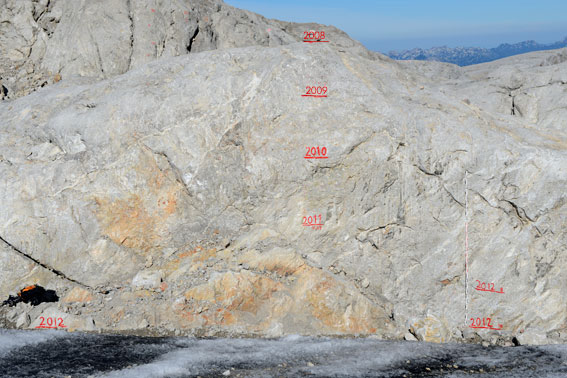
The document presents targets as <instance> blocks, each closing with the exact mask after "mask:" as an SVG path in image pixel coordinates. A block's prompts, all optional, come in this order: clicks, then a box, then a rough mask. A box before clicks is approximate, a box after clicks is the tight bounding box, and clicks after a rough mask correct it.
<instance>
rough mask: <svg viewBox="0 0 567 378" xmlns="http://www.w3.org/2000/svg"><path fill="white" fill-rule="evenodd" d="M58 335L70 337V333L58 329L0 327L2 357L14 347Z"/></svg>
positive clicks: (36, 342) (50, 338)
mask: <svg viewBox="0 0 567 378" xmlns="http://www.w3.org/2000/svg"><path fill="white" fill-rule="evenodd" d="M58 337H69V333H67V332H65V331H56V330H37V331H17V330H9V329H1V328H0V357H2V356H5V355H6V354H7V353H9V352H10V351H11V350H13V349H17V348H21V347H24V346H26V345H35V344H38V343H42V342H44V341H51V340H53V339H54V338H58Z"/></svg>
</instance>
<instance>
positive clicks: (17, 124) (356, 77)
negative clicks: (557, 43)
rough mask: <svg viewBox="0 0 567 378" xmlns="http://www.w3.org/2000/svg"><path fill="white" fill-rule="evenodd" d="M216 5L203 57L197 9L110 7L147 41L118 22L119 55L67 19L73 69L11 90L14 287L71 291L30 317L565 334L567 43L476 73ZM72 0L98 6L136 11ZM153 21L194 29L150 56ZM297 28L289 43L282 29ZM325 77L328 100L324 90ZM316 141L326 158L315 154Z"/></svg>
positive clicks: (383, 333) (8, 191)
mask: <svg viewBox="0 0 567 378" xmlns="http://www.w3.org/2000/svg"><path fill="white" fill-rule="evenodd" d="M24 3H25V2H22V4H24ZM30 3H31V2H30ZM79 3H80V4H82V5H80V6H79V5H77V4H79ZM115 3H116V4H118V3H119V2H112V4H115ZM193 3H195V4H198V5H194V8H188V10H187V11H188V12H189V16H190V17H193V16H191V15H193V14H194V13H196V12H197V11H198V10H199V12H202V13H201V14H203V15H204V14H208V15H209V16H207V17H209V21H202V22H208V24H200V25H201V26H199V33H198V35H197V36H196V37H194V36H193V37H192V38H195V40H194V41H193V44H191V48H190V49H188V48H187V46H188V45H187V44H188V41H187V40H184V39H183V38H185V36H187V35H191V33H190V29H191V28H190V27H189V26H188V25H187V26H179V28H183V27H187V29H177V27H173V26H175V25H178V24H179V25H183V20H182V18H183V15H184V12H185V10H183V9H181V10H179V12H178V15H177V16H176V14H177V13H175V12H172V11H171V9H169V8H168V6H166V5H163V6H162V7H161V8H159V7H157V5H156V8H154V10H155V12H152V8H150V10H149V12H147V15H146V14H145V13H143V12H142V11H140V10H139V9H138V8H136V6H137V5H136V4H137V2H136V1H132V2H131V3H130V2H126V1H125V2H124V4H123V5H122V8H123V9H122V8H121V9H122V11H121V13H120V14H118V13H117V14H116V15H115V16H113V17H110V16H108V15H107V16H108V17H107V18H108V20H106V21H105V22H110V21H109V20H112V22H116V25H118V24H120V25H122V24H123V25H124V28H125V29H124V32H121V31H120V30H121V29H120V28H118V26H116V25H114V24H112V25H114V26H112V25H107V26H106V27H101V28H100V29H103V31H104V33H109V34H108V35H106V36H105V37H97V38H102V39H101V40H100V42H99V51H101V52H100V53H98V52H97V53H95V52H94V51H96V48H94V46H95V45H96V44H94V42H93V44H88V43H87V45H89V46H90V47H89V48H94V50H93V54H94V55H88V54H87V55H81V56H82V58H81V59H79V58H77V59H74V58H75V57H76V56H74V55H72V54H74V51H75V50H73V49H71V48H70V45H69V43H70V42H69V41H70V40H71V39H68V40H67V41H68V42H65V37H66V36H67V37H69V34H70V31H69V30H74V29H73V28H76V26H66V27H68V28H69V29H68V31H61V32H60V33H59V32H58V31H59V30H64V29H59V28H60V27H61V28H62V27H63V26H64V23H63V16H61V18H60V19H59V20H60V21H59V24H60V25H59V26H57V28H56V29H55V31H54V32H53V35H52V37H51V39H48V42H47V44H48V45H49V43H51V41H59V42H57V46H58V47H53V50H49V49H47V50H48V51H46V53H45V54H44V55H42V58H41V64H42V65H44V67H45V68H46V69H51V70H52V72H57V73H59V74H60V75H61V77H62V80H60V81H58V82H57V83H54V84H51V85H49V86H46V87H45V88H42V89H41V90H38V91H37V92H35V93H31V94H29V95H27V96H25V97H21V98H18V99H13V100H9V101H3V102H1V103H0V114H1V118H0V119H1V120H2V122H1V124H0V198H1V199H2V202H1V203H0V237H1V238H2V240H1V241H0V277H1V279H0V296H1V297H8V295H9V294H10V293H15V292H17V291H18V290H19V289H20V288H21V287H24V286H26V285H30V284H40V285H42V286H43V287H46V288H49V289H54V290H56V291H57V294H58V296H59V297H60V298H62V300H61V301H60V302H59V303H57V304H49V303H45V304H41V305H40V306H37V307H34V308H29V307H22V308H21V311H22V312H23V311H25V312H26V313H28V314H29V315H30V316H31V318H30V321H29V322H22V321H19V323H20V324H28V323H30V322H31V324H30V325H29V327H34V326H36V323H37V318H38V317H39V316H44V317H45V316H49V317H53V318H57V319H58V318H61V319H63V322H65V321H67V320H66V319H68V322H69V324H71V325H70V326H69V328H72V329H87V330H105V331H124V332H126V331H128V332H130V331H136V332H147V333H154V334H163V333H172V332H176V333H183V334H187V333H191V334H197V335H221V334H227V335H266V336H277V335H282V334H289V333H300V334H348V335H355V334H362V335H376V336H377V337H382V338H400V339H401V338H403V337H404V335H406V337H410V336H408V334H409V335H411V336H413V337H415V338H417V339H420V340H427V341H438V342H446V341H459V340H473V341H480V340H487V341H491V342H500V343H510V342H511V341H512V340H513V339H514V338H515V339H514V340H515V341H518V340H520V339H521V340H524V341H522V342H528V343H529V342H534V343H536V342H537V343H540V342H549V341H552V340H564V339H565V337H566V331H567V325H566V321H567V309H566V308H565V304H564V298H565V297H566V294H567V293H566V290H567V279H566V276H565V273H564V270H565V268H566V267H567V261H566V255H565V252H566V247H565V246H566V243H567V233H566V231H565V230H566V229H567V205H566V195H565V184H566V181H567V136H566V135H565V129H566V126H567V124H566V121H565V117H564V116H563V112H564V111H565V108H564V106H565V105H564V101H565V96H564V95H562V96H560V94H564V92H565V88H567V87H566V86H565V84H564V82H565V75H566V74H567V63H566V62H565V59H563V58H562V57H563V56H564V54H565V53H564V51H555V52H544V53H535V54H530V55H529V56H526V57H515V58H511V59H510V60H506V61H504V62H500V64H499V62H494V63H490V64H487V65H482V66H472V67H469V68H467V69H462V68H459V67H456V66H452V65H448V64H440V63H433V62H431V63H429V62H403V63H402V62H395V61H392V60H390V59H389V58H386V57H383V56H381V55H380V54H375V53H371V52H367V51H364V50H363V48H362V47H361V46H360V45H359V44H358V43H355V42H350V40H347V39H346V37H344V34H338V33H333V32H328V38H329V40H331V41H332V42H331V43H314V44H306V43H302V42H294V41H300V40H301V38H302V34H303V31H304V30H303V29H305V28H309V26H302V25H293V24H286V23H281V22H279V21H274V20H265V19H263V18H261V17H260V16H257V15H254V14H252V13H249V12H245V11H239V10H235V9H234V8H230V7H228V6H226V5H224V4H222V3H220V2H208V1H201V2H192V4H193ZM26 4H27V3H26ZM33 4H34V5H37V4H36V3H35V2H34V3H33ZM39 4H42V3H41V2H40V3H39ZM60 4H61V3H59V2H54V5H53V8H50V9H51V10H50V11H49V12H55V9H57V7H58V6H62V5H60ZM73 4H74V5H73V6H72V7H74V8H72V12H84V13H81V14H85V15H97V14H99V16H97V17H98V18H100V17H101V16H100V15H103V14H107V13H105V12H108V9H113V8H110V5H109V4H107V5H102V4H99V3H97V4H99V5H96V6H95V5H94V4H95V3H92V2H85V3H82V2H76V3H75V2H73ZM46 6H47V7H48V8H49V7H50V6H52V5H51V3H48V4H47V5H46ZM128 6H129V7H130V8H129V7H128ZM62 7H63V6H62ZM65 7H71V5H66V6H65ZM65 7H63V8H64V9H67V8H65ZM93 7H94V8H93ZM63 8H62V9H63ZM12 9H13V8H12ZM26 9H27V8H26ZM30 9H31V8H30ZM34 9H35V8H34ZM69 9H71V8H69ZM129 9H130V10H129ZM132 9H134V10H135V11H134V12H133V13H132ZM136 9H138V10H136ZM202 9H205V10H208V11H207V12H209V13H206V12H205V11H204V10H202ZM65 12H68V11H65ZM65 12H63V11H61V14H66V13H65ZM72 12H71V13H70V14H75V13H72ZM223 12H225V13H223ZM226 12H228V14H227V13H226ZM231 12H232V13H231ZM154 13H155V14H157V15H162V14H163V15H164V16H163V17H165V15H168V16H167V17H180V20H179V22H177V21H176V22H175V24H174V25H173V26H172V27H171V29H168V28H169V27H167V28H166V27H163V28H162V29H160V30H163V33H165V34H164V35H163V38H162V39H160V40H159V41H170V42H167V43H166V44H165V47H163V46H164V45H163V44H162V43H161V42H160V43H158V45H159V46H162V47H163V50H159V51H161V53H159V54H158V53H157V52H156V53H155V54H154V56H153V57H151V59H149V58H150V57H148V59H146V55H145V54H147V52H146V50H145V48H146V47H145V46H142V44H143V43H142V41H146V39H145V38H146V37H143V31H140V30H139V29H137V28H136V29H135V30H134V31H133V32H132V30H131V29H130V28H129V27H128V25H130V24H131V23H132V22H131V21H130V19H131V20H133V23H134V25H138V27H140V26H139V25H146V27H147V24H148V23H150V24H151V23H152V22H155V21H154V20H153V19H152V20H151V21H148V20H149V19H146V18H144V17H154ZM23 14H24V15H25V14H26V13H25V12H23ZM226 14H227V15H226ZM231 14H232V16H231ZM235 14H236V15H240V16H239V17H244V16H246V17H248V19H249V20H251V21H254V22H253V23H251V24H253V25H254V26H250V25H248V26H246V25H243V26H240V25H242V22H241V20H242V18H238V17H236V16H234V15H235ZM157 15H156V16H155V17H157ZM225 15H226V17H225ZM26 17H27V16H26ZM69 17H70V18H71V19H72V20H69V21H68V22H69V23H68V24H66V25H74V24H73V23H75V22H78V21H77V20H78V18H77V17H74V16H73V17H71V16H69ZM93 17H94V16H93ZM160 17H162V16H160ZM39 19H41V16H40V18H39ZM93 19H95V20H96V19H97V18H96V17H95V18H93ZM164 20H168V22H169V23H171V20H170V19H169V18H164ZM191 20H193V19H191V18H190V19H189V22H188V24H189V25H194V24H195V22H196V21H191ZM89 22H94V21H88V17H87V20H85V21H83V24H84V23H86V25H88V24H89ZM205 25H209V26H205ZM274 25H279V29H278V32H277V33H278V34H277V35H279V37H278V38H279V39H278V40H277V42H274V39H275V38H272V37H270V38H269V39H263V38H267V37H262V35H261V34H259V31H260V30H265V28H266V27H267V28H270V27H272V32H274ZM115 26H116V29H114V27H115ZM170 26H171V25H170ZM85 27H86V26H85ZM207 28H210V29H207ZM316 28H325V27H320V26H317V27H316ZM282 29H283V30H282ZM176 30H185V32H183V33H180V34H179V37H176V35H177V34H175V33H176V32H175V31H176ZM207 30H216V31H215V32H212V35H225V37H226V38H224V39H222V40H221V39H215V38H205V36H207V35H209V36H210V35H211V34H210V33H209V32H207ZM222 30H224V32H220V31H222ZM238 30H243V31H242V32H241V33H240V34H238V33H236V32H235V31H238ZM326 30H334V29H330V28H329V29H326ZM229 31H230V32H229ZM187 32H188V33H187ZM38 33H40V34H41V31H39V32H38ZM58 33H59V34H58ZM137 33H140V34H137ZM223 33H225V34H223ZM87 34H88V33H84V34H81V35H80V36H79V38H87V37H86V35H87ZM237 34H238V35H239V36H238V37H237ZM226 35H228V37H227V36H226ZM131 36H134V37H133V42H132V38H131ZM137 36H139V37H137ZM200 36H202V37H200ZM335 36H336V38H337V40H333V38H335ZM56 38H58V39H56ZM69 38H70V37H69ZM89 38H91V37H89ZM176 38H177V39H176ZM199 38H203V39H199ZM231 38H232V39H231ZM342 38H345V39H342ZM94 39H96V38H94ZM198 39H199V40H198ZM106 41H108V44H107V43H106ZM136 41H138V42H136ZM159 41H158V42H159ZM212 41H216V42H215V43H216V44H215V45H214V46H213V45H211V43H212ZM103 42H104V43H103ZM22 43H23V42H22ZM53 43H55V42H53ZM144 43H145V42H144ZM113 44H116V45H113ZM138 44H139V45H138ZM79 45H81V46H82V44H81V43H79ZM122 45H124V47H121V46H122ZM250 45H256V46H250ZM102 46H104V48H102ZM175 46H178V47H179V46H181V47H183V48H180V49H177V50H176V47H175ZM244 46H248V47H244ZM162 47H160V48H162ZM57 49H60V50H57ZM101 49H103V50H105V51H106V52H102V50H101ZM187 50H191V53H190V54H186V52H187ZM205 50H210V51H205ZM32 51H33V49H32ZM49 51H53V52H49ZM55 51H59V52H58V53H56V52H55ZM155 51H158V50H157V48H156V50H155ZM194 52H198V53H194ZM69 54H71V55H69ZM24 55H25V54H24ZM175 55H183V56H175ZM97 56H98V57H100V58H101V59H102V63H101V60H100V59H98V58H96V57H97ZM157 57H160V59H156V58H157ZM95 58H96V59H95ZM149 60H153V61H149ZM49 67H51V68H49ZM103 70H104V72H102V71H103ZM99 73H100V75H99ZM79 74H84V75H83V77H79V76H76V77H75V76H73V75H79ZM103 74H104V75H103ZM97 75H98V76H101V78H102V77H104V79H103V80H100V79H101V78H97ZM550 81H551V82H553V84H549V83H550ZM541 83H548V85H543V84H541ZM539 84H541V86H540V87H538V88H532V87H536V86H538V85H539ZM306 86H321V87H323V86H325V87H326V88H327V92H326V95H327V97H323V98H313V97H304V96H302V95H303V94H305V91H306ZM495 88H510V91H512V88H515V89H513V91H514V92H513V93H512V96H509V93H508V92H507V91H505V90H497V91H496V92H501V93H493V92H494V91H493V90H494V89H495ZM520 88H523V89H520ZM523 90H525V91H526V94H524V92H522V91H523ZM511 101H512V102H511ZM512 104H513V105H512ZM514 108H516V109H520V110H517V111H511V109H514ZM511 113H513V114H511ZM317 146H319V147H320V148H323V147H325V150H326V153H325V154H323V155H325V156H319V157H325V158H324V159H306V158H305V155H306V148H310V147H317ZM465 181H466V182H467V184H466V186H465ZM465 210H466V211H465ZM465 214H466V217H465ZM313 216H315V218H316V219H315V221H313V222H309V224H308V225H307V226H306V225H304V220H307V219H309V217H311V219H312V220H313ZM304 217H305V219H304ZM311 224H316V225H313V226H311ZM466 224H467V226H466ZM467 235H468V246H469V249H468V253H469V266H468V270H469V274H468V282H466V285H465V279H466V278H465V272H464V268H465V266H464V264H465V252H464V248H465V239H466V238H467ZM477 280H478V283H477ZM482 283H485V285H484V286H482ZM477 285H478V288H479V289H482V288H484V289H485V290H490V291H481V290H477V289H475V288H476V287H477ZM466 288H467V290H465V289H466ZM491 288H492V290H491ZM465 291H466V292H467V294H466V296H465ZM500 291H501V292H502V293H499V292H500ZM42 314H43V315H42ZM18 315H19V314H18V313H12V312H11V313H10V314H9V315H6V316H5V319H4V322H5V323H6V324H13V322H15V320H16V319H17V318H18ZM471 318H473V319H474V320H473V321H471V320H470V319H471ZM488 318H490V320H487V319H488ZM478 321H480V326H485V327H488V325H490V328H500V325H502V329H501V330H492V329H486V328H471V327H470V326H471V324H472V325H474V326H477V325H478V324H479V323H478ZM523 335H528V336H529V337H528V336H523Z"/></svg>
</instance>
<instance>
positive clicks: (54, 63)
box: [0, 0, 370, 98]
mask: <svg viewBox="0 0 567 378" xmlns="http://www.w3.org/2000/svg"><path fill="white" fill-rule="evenodd" d="M0 20H1V22H0V49H1V51H2V54H0V80H2V83H0V84H3V86H4V90H5V92H6V94H5V97H7V98H16V97H20V96H22V95H26V94H28V93H30V92H31V91H33V90H36V89H37V88H40V87H43V86H45V85H49V84H52V83H56V82H58V81H60V80H61V79H63V80H71V79H73V78H74V77H76V76H81V77H92V78H97V79H101V78H110V77H114V76H116V75H120V74H123V73H125V72H127V71H128V70H130V69H133V68H137V67H140V66H142V65H144V64H145V63H147V62H150V61H153V60H156V59H158V58H164V57H173V56H179V55H185V54H189V53H195V52H201V51H207V50H214V49H220V48H232V47H245V46H252V45H260V46H266V47H269V46H279V45H285V44H290V43H295V42H298V41H301V40H302V38H303V33H304V32H305V31H309V30H322V29H323V28H324V30H325V31H326V32H327V35H332V41H331V42H330V43H331V44H332V45H334V46H337V47H341V48H349V49H354V50H356V51H357V52H358V53H360V54H370V53H369V52H368V51H366V50H365V49H364V48H363V47H362V45H361V44H360V43H359V42H356V41H353V40H352V39H350V38H349V37H348V36H347V35H346V34H345V33H344V32H343V31H341V30H339V29H337V28H335V27H330V26H323V25H318V24H293V23H289V22H282V21H277V20H268V19H266V18H264V17H262V16H260V15H258V14H255V13H252V12H248V11H245V10H240V9H237V8H234V7H231V6H229V5H227V4H224V3H223V2H222V1H221V0H199V1H187V0H184V1H175V2H165V1H159V2H157V3H156V2H148V1H146V0H103V1H95V2H93V1H90V0H77V1H65V0H0ZM0 89H2V87H0ZM4 90H2V91H0V92H1V94H0V97H4Z"/></svg>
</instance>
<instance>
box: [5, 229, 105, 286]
mask: <svg viewBox="0 0 567 378" xmlns="http://www.w3.org/2000/svg"><path fill="white" fill-rule="evenodd" d="M0 240H1V241H2V242H3V243H4V244H5V245H7V246H8V247H9V248H10V249H11V250H12V251H14V252H16V253H17V254H18V255H20V256H22V257H24V258H25V259H27V260H30V261H32V262H33V263H35V264H37V265H38V266H41V267H42V268H44V269H46V270H48V271H50V272H51V273H53V274H55V275H56V276H58V277H59V278H62V279H64V280H66V281H69V282H71V283H74V284H77V285H80V286H82V287H85V288H88V289H91V290H94V289H93V288H92V287H90V286H89V285H85V284H84V283H82V282H79V281H77V280H74V279H72V278H70V277H67V276H66V275H65V274H64V273H62V272H60V271H58V270H57V269H54V268H52V267H50V266H49V265H47V264H45V263H42V262H41V261H39V260H37V259H35V258H33V257H31V256H30V255H29V254H27V253H25V252H23V251H22V250H21V249H19V248H17V247H15V246H14V245H13V244H12V243H10V242H8V241H7V240H6V239H4V238H3V237H2V236H0Z"/></svg>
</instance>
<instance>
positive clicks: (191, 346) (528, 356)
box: [0, 330, 567, 378]
mask: <svg viewBox="0 0 567 378" xmlns="http://www.w3.org/2000/svg"><path fill="white" fill-rule="evenodd" d="M22 347H25V349H18V348H22ZM24 350H25V353H19V352H20V351H24ZM11 352H13V353H11ZM566 361H567V345H548V346H539V347H507V348H506V347H487V348H486V347H483V346H481V345H471V344H468V345H467V344H430V343H422V342H402V341H381V340H376V339H362V338H358V339H355V338H325V337H302V336H288V337H284V338H280V339H195V338H187V337H179V338H144V337H135V336H120V335H96V334H81V333H72V334H70V333H66V332H63V331H47V330H46V331H5V330H0V367H2V370H1V371H0V375H1V376H2V377H64V376H72V377H97V378H102V377H115V378H128V377H133V378H134V377H135V378H144V377H148V378H149V377H152V378H153V377H189V376H222V374H223V372H226V371H227V370H228V371H230V373H231V374H230V376H241V377H272V376H284V377H295V376H318V377H368V376H373V377H375V376H378V377H402V376H404V375H407V376H408V377H409V376H413V377H426V376H428V377H431V376H443V377H452V378H460V377H469V376H471V374H475V375H479V376H481V377H483V378H492V377H493V378H516V377H522V378H526V377H549V378H555V377H567V362H566ZM481 369H482V371H481Z"/></svg>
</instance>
